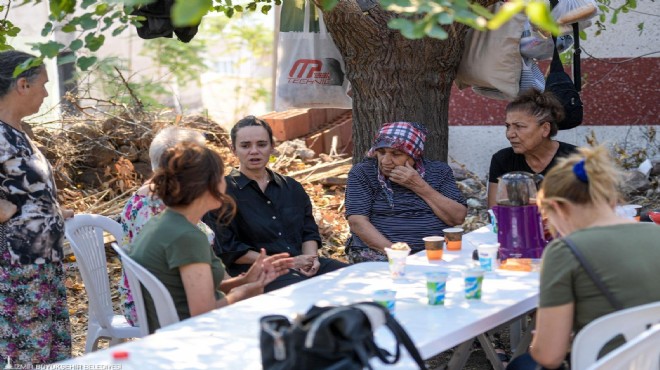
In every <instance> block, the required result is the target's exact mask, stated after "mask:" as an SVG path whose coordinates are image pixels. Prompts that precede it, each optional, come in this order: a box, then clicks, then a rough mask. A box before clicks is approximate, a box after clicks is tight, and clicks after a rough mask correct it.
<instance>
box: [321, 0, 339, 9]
mask: <svg viewBox="0 0 660 370" xmlns="http://www.w3.org/2000/svg"><path fill="white" fill-rule="evenodd" d="M337 4H339V0H321V8H322V9H323V10H325V11H330V10H332V9H334V7H335V6H337Z"/></svg>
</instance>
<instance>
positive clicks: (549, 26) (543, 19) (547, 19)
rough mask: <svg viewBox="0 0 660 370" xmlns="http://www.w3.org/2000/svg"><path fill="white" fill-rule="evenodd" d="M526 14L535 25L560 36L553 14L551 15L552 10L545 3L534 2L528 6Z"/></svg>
mask: <svg viewBox="0 0 660 370" xmlns="http://www.w3.org/2000/svg"><path fill="white" fill-rule="evenodd" d="M525 14H527V17H528V18H529V21H530V22H532V23H533V24H535V25H537V26H539V27H541V28H542V29H544V30H547V31H550V32H552V33H553V34H555V35H557V34H559V26H558V25H557V23H555V20H554V18H552V14H550V8H548V4H546V3H545V2H544V1H532V2H530V3H529V4H527V7H526V8H525Z"/></svg>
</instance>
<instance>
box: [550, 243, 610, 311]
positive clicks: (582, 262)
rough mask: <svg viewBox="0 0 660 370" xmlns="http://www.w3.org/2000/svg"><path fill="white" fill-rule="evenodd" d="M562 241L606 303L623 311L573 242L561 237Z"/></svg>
mask: <svg viewBox="0 0 660 370" xmlns="http://www.w3.org/2000/svg"><path fill="white" fill-rule="evenodd" d="M562 240H563V241H564V243H566V245H568V248H569V249H570V250H571V252H573V254H574V255H575V258H577V260H578V262H580V265H582V268H584V271H586V272H587V275H589V277H590V278H591V280H592V281H593V282H594V284H596V287H598V289H599V290H600V291H601V293H603V295H604V296H605V298H607V301H608V302H610V304H611V305H612V307H614V308H615V309H617V310H621V309H623V305H622V304H621V302H619V300H618V299H616V298H615V297H614V295H612V292H610V290H609V289H607V287H606V286H605V284H604V283H603V281H602V280H601V279H600V277H599V276H598V274H596V271H594V269H593V268H592V267H591V265H590V264H589V263H588V262H587V260H586V258H584V255H583V254H582V252H580V250H579V249H577V247H576V246H575V242H573V240H572V239H571V238H569V237H567V236H565V237H563V238H562Z"/></svg>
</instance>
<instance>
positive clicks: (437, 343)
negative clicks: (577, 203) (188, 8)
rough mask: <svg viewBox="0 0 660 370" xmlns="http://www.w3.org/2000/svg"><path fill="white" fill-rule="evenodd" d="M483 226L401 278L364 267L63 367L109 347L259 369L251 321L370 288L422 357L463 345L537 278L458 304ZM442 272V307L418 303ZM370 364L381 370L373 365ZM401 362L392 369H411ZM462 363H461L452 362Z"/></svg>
mask: <svg viewBox="0 0 660 370" xmlns="http://www.w3.org/2000/svg"><path fill="white" fill-rule="evenodd" d="M494 238H495V234H493V233H492V232H490V231H488V229H487V228H482V229H479V230H477V231H475V232H472V233H470V234H467V235H465V236H464V239H463V249H462V251H459V252H449V251H445V252H444V255H443V261H441V262H439V263H434V264H431V263H429V262H428V261H427V260H426V256H425V254H424V252H421V253H418V254H416V255H412V256H409V257H408V266H407V268H406V277H405V278H404V279H400V280H392V279H391V278H390V275H389V270H388V265H387V263H385V262H368V263H360V264H355V265H351V266H348V267H346V268H343V269H341V270H338V271H334V272H332V273H328V274H325V275H321V276H318V277H315V278H313V279H309V280H307V281H304V282H301V283H298V284H294V285H291V286H288V287H286V288H282V289H279V290H276V291H274V292H271V293H267V294H263V295H260V296H257V297H254V298H251V299H248V300H245V301H241V302H238V303H236V304H233V305H231V306H228V307H225V308H222V309H218V310H214V311H212V312H209V313H206V314H204V315H200V316H197V317H194V318H190V319H188V320H185V321H182V322H179V323H177V324H174V325H171V326H168V327H166V328H163V329H161V330H159V331H158V332H157V333H156V334H154V335H151V336H148V337H146V338H143V339H140V340H136V341H133V342H129V343H124V344H121V345H119V346H115V347H113V348H111V349H109V350H103V351H98V352H95V353H92V354H88V355H85V356H82V357H78V358H75V359H72V360H69V361H68V362H66V363H67V364H90V365H91V364H93V365H100V364H109V363H111V362H110V355H111V352H112V351H113V350H114V349H119V348H121V349H125V350H127V351H129V352H130V353H131V356H132V357H133V358H135V359H139V362H140V364H143V365H144V366H145V368H161V369H260V368H261V357H260V356H261V355H260V349H259V319H260V318H261V317H262V316H265V315H269V314H283V315H287V316H289V317H290V318H292V317H293V316H294V315H295V314H296V313H304V312H306V311H307V310H308V309H309V308H310V307H311V306H312V305H314V304H316V305H339V304H348V303H354V302H360V301H366V300H370V299H371V295H372V293H373V292H374V291H375V290H378V289H385V288H388V289H394V290H396V291H397V302H396V315H395V316H396V318H397V320H398V321H399V322H400V323H401V325H402V326H403V327H404V328H405V330H406V331H407V332H408V334H409V335H410V337H411V338H412V340H413V342H414V343H415V345H416V346H417V348H418V349H419V351H420V353H421V355H422V357H423V358H430V357H432V356H434V355H436V354H438V353H440V352H443V351H445V350H447V349H450V348H452V347H455V346H457V345H459V344H461V343H464V342H466V341H469V340H470V339H472V338H474V337H477V336H478V335H480V334H482V333H484V332H486V331H489V330H491V329H494V328H496V327H498V326H500V325H502V324H504V323H507V322H509V321H511V320H513V319H514V318H516V317H519V316H521V315H523V314H525V313H526V312H529V311H530V310H533V309H534V308H535V307H536V304H537V299H538V285H539V283H538V273H525V272H508V271H497V272H488V273H486V276H485V278H484V282H483V294H482V298H481V300H466V299H465V298H464V294H463V288H464V284H463V278H462V275H461V272H462V271H463V270H465V269H467V268H468V267H469V266H471V265H472V264H473V263H474V262H473V261H472V259H471V255H472V251H473V250H474V249H475V248H476V244H479V243H486V242H493V241H494ZM439 269H444V270H447V271H449V273H450V279H449V281H448V282H447V296H446V302H445V306H429V305H428V304H427V302H426V281H425V277H424V272H426V271H434V270H439ZM376 340H377V342H378V343H379V344H380V345H381V346H383V347H384V348H386V349H390V350H392V349H393V340H392V337H391V336H390V335H389V333H387V332H386V331H385V330H384V329H381V330H378V331H376ZM374 361H375V362H373V365H374V366H378V367H382V364H381V363H380V362H379V360H374ZM410 361H411V360H409V359H406V360H405V361H403V362H402V363H401V364H399V365H398V366H396V367H397V368H411V364H412V363H411V362H410ZM460 366H462V364H461V365H460Z"/></svg>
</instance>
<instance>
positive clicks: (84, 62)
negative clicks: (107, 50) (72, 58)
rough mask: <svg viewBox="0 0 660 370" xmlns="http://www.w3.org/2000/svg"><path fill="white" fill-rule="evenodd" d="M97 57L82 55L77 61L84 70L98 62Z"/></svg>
mask: <svg viewBox="0 0 660 370" xmlns="http://www.w3.org/2000/svg"><path fill="white" fill-rule="evenodd" d="M96 60H97V58H96V57H80V58H78V60H77V61H76V64H77V65H78V68H80V69H81V70H83V71H86V70H87V69H88V68H89V67H91V66H92V65H94V63H96Z"/></svg>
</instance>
